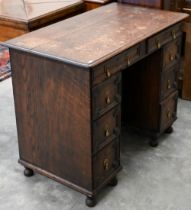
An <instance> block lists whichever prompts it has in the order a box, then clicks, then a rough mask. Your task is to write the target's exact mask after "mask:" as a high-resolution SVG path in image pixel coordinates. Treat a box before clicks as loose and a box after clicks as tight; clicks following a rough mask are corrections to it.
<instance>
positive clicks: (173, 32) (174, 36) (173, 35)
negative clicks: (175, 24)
mask: <svg viewBox="0 0 191 210" xmlns="http://www.w3.org/2000/svg"><path fill="white" fill-rule="evenodd" d="M172 38H173V39H176V32H175V31H172Z"/></svg>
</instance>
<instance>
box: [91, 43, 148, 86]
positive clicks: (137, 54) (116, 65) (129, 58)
mask: <svg viewBox="0 0 191 210" xmlns="http://www.w3.org/2000/svg"><path fill="white" fill-rule="evenodd" d="M144 55H145V42H143V43H140V44H138V45H135V46H134V47H132V48H130V49H128V50H127V51H125V52H123V53H120V54H119V55H116V56H115V57H114V58H113V59H111V60H108V61H106V62H105V63H103V64H101V65H99V66H98V67H95V68H94V69H93V78H92V80H93V85H96V84H99V83H100V82H103V81H104V80H106V79H109V78H110V77H111V76H112V75H113V74H115V73H117V72H119V71H121V70H123V69H126V68H127V67H128V66H130V65H132V64H133V63H135V62H137V61H138V60H140V59H141V58H142V57H143V56H144Z"/></svg>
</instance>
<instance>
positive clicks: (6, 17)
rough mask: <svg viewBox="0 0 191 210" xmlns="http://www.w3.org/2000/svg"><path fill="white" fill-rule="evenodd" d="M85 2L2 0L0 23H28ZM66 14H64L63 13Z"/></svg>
mask: <svg viewBox="0 0 191 210" xmlns="http://www.w3.org/2000/svg"><path fill="white" fill-rule="evenodd" d="M79 4H83V2H82V1H81V0H70V1H68V0H40V1H39V0H0V24H2V25H14V24H19V23H20V24H22V23H23V24H26V23H30V22H32V21H37V20H38V21H42V19H43V18H48V17H49V16H50V17H52V16H53V17H54V18H55V16H56V15H58V13H67V9H70V8H71V7H74V6H75V5H79ZM62 16H64V14H62Z"/></svg>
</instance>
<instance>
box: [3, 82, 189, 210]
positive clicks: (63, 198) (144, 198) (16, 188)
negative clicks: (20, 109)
mask: <svg viewBox="0 0 191 210" xmlns="http://www.w3.org/2000/svg"><path fill="white" fill-rule="evenodd" d="M21 91H22V90H21ZM178 116H179V119H178V120H177V121H176V123H175V124H174V128H175V132H174V133H173V134H172V135H170V136H167V135H164V136H163V137H162V138H161V143H160V146H159V147H158V148H155V149H153V148H150V147H148V145H147V141H148V139H147V138H141V137H138V136H136V135H133V134H127V133H124V134H123V138H122V154H121V159H122V165H123V170H122V171H121V172H120V173H119V175H118V180H119V183H118V185H117V187H115V188H109V187H108V188H106V189H105V190H103V192H102V194H101V195H100V196H99V197H98V201H99V202H98V204H97V206H96V207H95V208H94V209H99V210H112V209H113V210H191V102H188V101H183V100H180V101H179V107H178ZM17 160H18V147H17V133H16V124H15V115H14V104H13V96H12V86H11V79H8V80H6V81H4V82H2V83H0V210H21V209H22V210H45V209H46V210H85V209H88V208H87V207H85V205H84V196H83V195H81V194H80V193H77V192H75V191H73V190H71V189H69V188H67V187H65V186H63V185H61V184H58V183H56V182H54V181H51V180H49V179H48V178H45V177H42V176H40V175H35V176H34V177H32V178H26V177H24V176H23V167H22V166H20V165H19V164H18V163H17Z"/></svg>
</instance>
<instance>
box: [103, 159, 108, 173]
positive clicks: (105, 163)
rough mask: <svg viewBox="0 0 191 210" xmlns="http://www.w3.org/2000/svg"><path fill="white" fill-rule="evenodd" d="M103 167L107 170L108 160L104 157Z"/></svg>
mask: <svg viewBox="0 0 191 210" xmlns="http://www.w3.org/2000/svg"><path fill="white" fill-rule="evenodd" d="M103 168H104V170H105V171H108V170H109V160H108V159H105V160H104V161H103Z"/></svg>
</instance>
